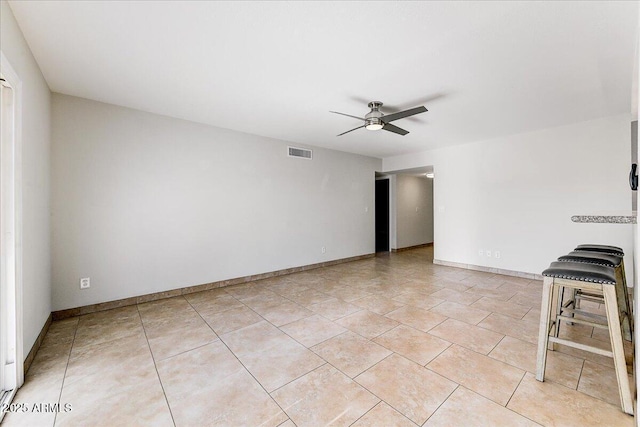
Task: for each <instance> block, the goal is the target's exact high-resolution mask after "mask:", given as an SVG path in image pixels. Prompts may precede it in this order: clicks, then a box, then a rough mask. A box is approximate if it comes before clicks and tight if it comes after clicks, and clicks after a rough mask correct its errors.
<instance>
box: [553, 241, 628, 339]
mask: <svg viewBox="0 0 640 427" xmlns="http://www.w3.org/2000/svg"><path fill="white" fill-rule="evenodd" d="M558 261H561V262H579V263H585V264H594V265H602V266H605V267H612V268H613V269H614V273H615V278H616V286H615V288H616V297H617V299H618V306H619V307H621V310H622V313H623V314H624V317H623V319H622V330H623V332H624V339H625V340H627V341H633V316H632V311H631V302H630V299H629V289H628V288H627V281H626V278H625V275H624V267H623V263H624V261H623V257H622V256H619V255H614V254H611V253H604V252H590V251H573V252H570V253H568V254H567V255H563V256H561V257H559V258H558ZM560 299H561V302H560V307H561V310H563V311H568V312H569V313H571V315H572V317H574V316H573V315H574V314H575V313H576V312H579V313H580V314H582V315H585V316H587V317H589V316H590V315H591V313H589V312H585V311H581V310H580V301H581V300H586V301H593V302H596V303H598V304H601V303H603V302H604V301H603V296H602V294H601V293H598V292H594V291H588V290H583V289H572V297H571V299H570V300H569V301H568V302H564V301H563V295H560ZM570 306H573V308H569V307H570ZM578 323H579V322H578Z"/></svg>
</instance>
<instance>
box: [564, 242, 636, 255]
mask: <svg viewBox="0 0 640 427" xmlns="http://www.w3.org/2000/svg"><path fill="white" fill-rule="evenodd" d="M574 250H576V251H588V252H603V253H607V254H612V255H617V256H624V251H623V250H622V248H619V247H617V246H608V245H592V244H584V245H578V246H576V248H575V249H574Z"/></svg>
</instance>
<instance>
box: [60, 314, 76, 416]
mask: <svg viewBox="0 0 640 427" xmlns="http://www.w3.org/2000/svg"><path fill="white" fill-rule="evenodd" d="M78 328H80V319H78V324H77V325H76V328H75V330H74V331H73V339H72V340H71V347H70V348H69V356H68V357H67V365H66V366H65V367H64V375H63V377H62V384H61V385H60V394H59V395H58V404H60V401H61V400H62V391H63V389H64V381H65V380H66V379H67V369H69V363H70V362H71V352H72V351H73V344H75V342H76V335H77V334H78ZM57 419H58V412H56V413H55V415H54V416H53V425H54V426H55V425H56V420H57Z"/></svg>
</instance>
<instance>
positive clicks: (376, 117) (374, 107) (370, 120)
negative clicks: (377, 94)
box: [364, 101, 384, 130]
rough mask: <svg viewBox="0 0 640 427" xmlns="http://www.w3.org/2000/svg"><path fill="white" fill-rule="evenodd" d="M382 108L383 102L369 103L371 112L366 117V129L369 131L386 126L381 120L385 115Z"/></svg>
mask: <svg viewBox="0 0 640 427" xmlns="http://www.w3.org/2000/svg"><path fill="white" fill-rule="evenodd" d="M380 107H382V102H380V101H371V102H370V103H369V108H371V111H370V112H368V113H367V114H366V115H365V116H364V121H365V127H366V128H367V129H369V130H377V129H380V128H382V127H383V126H384V122H383V121H382V120H381V118H382V116H383V115H384V114H382V112H381V111H380Z"/></svg>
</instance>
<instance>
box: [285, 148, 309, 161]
mask: <svg viewBox="0 0 640 427" xmlns="http://www.w3.org/2000/svg"><path fill="white" fill-rule="evenodd" d="M287 148H288V149H289V157H301V158H303V159H309V160H311V159H312V158H313V151H311V150H307V149H306V148H296V147H287Z"/></svg>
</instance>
